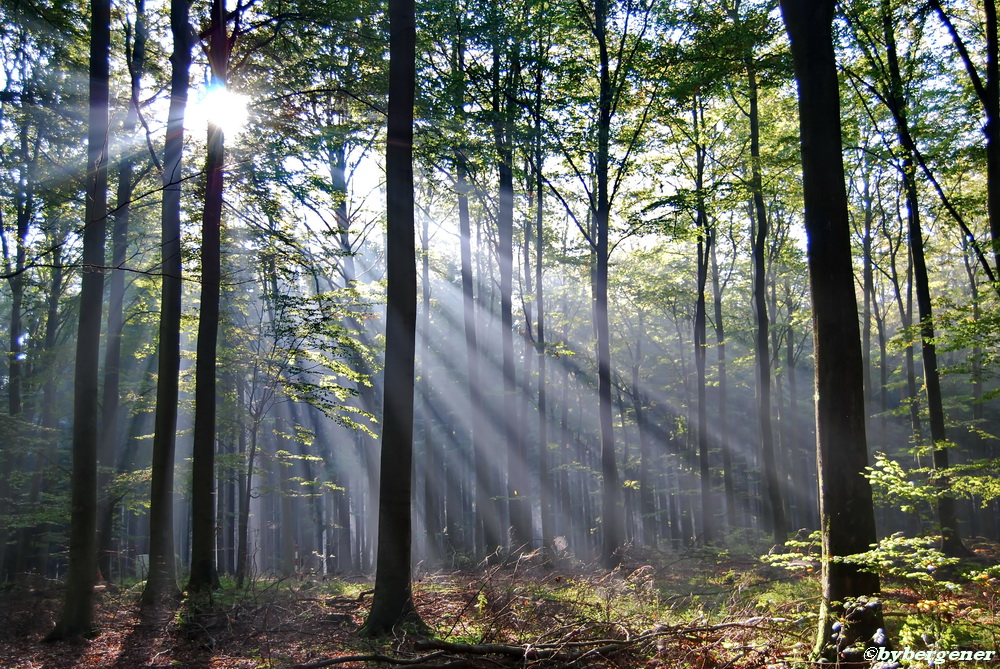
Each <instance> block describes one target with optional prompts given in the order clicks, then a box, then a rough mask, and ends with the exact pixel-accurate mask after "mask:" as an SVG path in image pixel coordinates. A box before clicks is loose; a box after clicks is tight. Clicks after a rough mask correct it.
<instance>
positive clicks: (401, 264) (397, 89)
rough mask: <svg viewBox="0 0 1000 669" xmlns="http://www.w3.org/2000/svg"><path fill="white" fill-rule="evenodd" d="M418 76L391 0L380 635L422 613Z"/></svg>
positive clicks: (407, 33) (396, 0) (410, 32)
mask: <svg viewBox="0 0 1000 669" xmlns="http://www.w3.org/2000/svg"><path fill="white" fill-rule="evenodd" d="M415 82H416V17H415V7H414V1H413V0H389V116H388V118H389V127H388V136H387V141H386V156H385V161H386V162H385V171H386V200H387V219H386V225H387V229H388V234H387V249H386V267H387V273H388V276H387V287H386V333H385V344H386V345H385V372H384V373H385V383H384V384H383V386H384V388H385V390H384V392H385V400H384V408H383V414H382V420H383V427H382V466H381V468H380V477H379V478H380V481H379V511H378V523H379V526H378V559H377V566H376V571H375V596H374V598H373V600H372V608H371V611H370V612H369V614H368V619H367V620H366V621H365V625H364V627H363V628H362V631H363V632H364V633H365V634H368V635H377V636H382V635H386V634H389V633H391V632H392V629H393V628H394V627H395V626H396V624H397V623H398V622H400V621H401V620H403V619H404V618H415V617H416V616H417V613H416V609H415V608H414V606H413V595H412V586H411V581H410V550H411V522H410V494H411V487H412V485H411V484H412V475H413V380H414V379H413V375H414V373H413V358H414V349H415V333H416V324H417V268H416V245H415V243H414V215H413V98H414V88H415Z"/></svg>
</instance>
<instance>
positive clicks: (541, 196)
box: [533, 64, 554, 547]
mask: <svg viewBox="0 0 1000 669" xmlns="http://www.w3.org/2000/svg"><path fill="white" fill-rule="evenodd" d="M543 74H544V72H543V69H542V66H541V64H539V66H538V68H537V69H536V70H535V105H534V110H533V111H534V122H535V136H534V147H533V149H534V159H533V160H534V165H535V170H534V173H535V183H534V185H535V198H534V199H535V307H536V308H537V309H538V329H537V331H536V343H535V346H536V351H537V354H538V476H539V482H538V489H539V499H538V502H539V506H540V507H541V520H542V545H543V546H545V547H549V546H551V545H552V539H553V536H554V535H553V521H552V500H551V490H552V482H551V478H550V468H551V463H550V462H549V434H548V427H549V423H548V415H547V409H548V396H547V383H548V381H547V378H546V372H547V369H546V362H547V357H546V350H545V291H544V288H543V285H542V278H543V273H544V264H543V263H544V258H545V254H544V250H545V235H544V229H543V227H542V226H543V223H544V220H545V179H544V178H543V176H542V162H543V160H544V155H543V152H542V101H543V89H542V83H543Z"/></svg>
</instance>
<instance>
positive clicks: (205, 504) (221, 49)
mask: <svg viewBox="0 0 1000 669" xmlns="http://www.w3.org/2000/svg"><path fill="white" fill-rule="evenodd" d="M230 46H231V41H230V39H229V36H228V35H227V34H226V8H225V3H224V2H223V0H214V1H213V3H212V27H211V31H210V35H209V46H208V60H209V64H210V65H211V68H212V85H213V86H215V87H219V88H225V86H226V83H227V81H226V80H227V79H228V67H229V50H230ZM224 161H225V136H224V134H223V132H222V128H221V127H219V126H218V125H216V124H214V123H209V125H208V154H207V156H206V158H205V177H206V178H205V209H204V213H203V215H202V219H201V308H200V310H199V312H198V355H197V363H196V367H195V373H196V375H197V385H196V386H195V391H194V401H195V414H194V446H193V453H192V455H193V462H192V466H191V468H192V473H193V479H192V485H191V578H190V580H189V581H188V590H191V591H196V590H208V589H210V588H212V587H214V586H215V585H216V584H217V581H218V577H217V575H216V573H215V524H216V520H215V489H214V486H215V413H216V392H215V388H216V368H215V367H216V365H215V361H216V358H217V355H216V354H217V347H218V341H219V283H220V280H221V272H222V267H221V235H222V232H221V229H222V191H223V168H224V167H225V165H224Z"/></svg>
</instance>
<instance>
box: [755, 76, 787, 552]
mask: <svg viewBox="0 0 1000 669" xmlns="http://www.w3.org/2000/svg"><path fill="white" fill-rule="evenodd" d="M746 72H747V82H748V85H749V88H750V191H751V193H752V195H753V212H754V217H755V222H756V226H754V227H755V234H754V240H753V268H754V270H753V303H754V315H755V316H756V320H757V332H756V337H755V340H754V343H755V349H754V351H755V354H756V358H757V422H758V423H759V425H760V452H761V459H762V461H763V464H764V495H765V499H766V502H767V509H768V512H769V514H770V517H769V519H768V520H769V525H770V526H771V535H772V540H773V541H774V543H775V544H776V545H779V546H780V545H783V544H784V543H785V540H786V539H787V538H788V528H787V527H786V523H785V507H784V502H783V500H782V495H781V483H780V479H779V477H778V467H777V464H776V462H775V457H774V426H773V424H772V422H771V348H770V344H769V334H768V330H769V327H770V322H769V319H768V313H767V269H766V267H765V264H764V263H765V259H766V257H767V236H768V220H767V208H766V206H765V205H764V188H763V184H762V177H761V168H760V115H759V113H758V110H757V74H756V71H755V70H754V67H753V63H752V62H749V61H748V62H747V63H746Z"/></svg>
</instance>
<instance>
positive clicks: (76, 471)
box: [48, 0, 111, 639]
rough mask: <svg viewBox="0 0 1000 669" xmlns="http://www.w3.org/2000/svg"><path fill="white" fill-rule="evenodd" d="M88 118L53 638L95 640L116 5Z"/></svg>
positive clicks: (93, 12)
mask: <svg viewBox="0 0 1000 669" xmlns="http://www.w3.org/2000/svg"><path fill="white" fill-rule="evenodd" d="M90 21H91V23H90V26H91V27H90V114H89V129H88V135H87V187H86V198H87V202H86V212H85V218H84V232H83V264H84V271H83V278H82V285H81V287H80V326H79V330H78V331H77V346H76V374H75V377H74V382H73V392H74V399H73V471H72V483H71V504H72V506H71V509H72V510H71V516H70V535H69V570H68V572H67V574H66V603H65V606H64V607H63V611H62V616H61V617H60V619H59V622H58V623H57V624H56V626H55V628H54V629H53V630H52V631H51V632H50V633H49V635H48V638H49V639H65V638H76V637H83V636H92V635H94V634H95V632H96V630H95V625H94V575H95V573H96V572H97V439H98V426H97V420H98V418H97V417H98V415H99V413H100V409H99V407H98V397H99V394H98V378H97V377H98V370H97V365H98V360H99V358H100V347H101V311H102V309H101V305H102V302H103V297H104V272H103V270H102V269H101V268H102V267H103V265H104V238H105V235H106V228H107V225H106V223H105V221H106V216H107V211H108V161H107V149H108V133H109V130H110V121H109V116H110V114H109V105H110V100H109V97H110V93H109V80H110V60H111V2H110V0H92V2H91V5H90Z"/></svg>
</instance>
